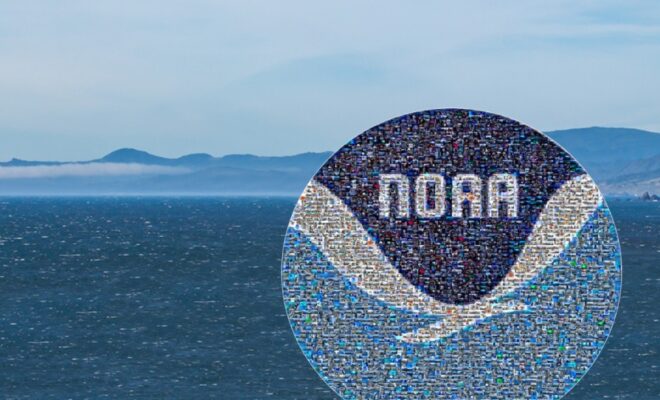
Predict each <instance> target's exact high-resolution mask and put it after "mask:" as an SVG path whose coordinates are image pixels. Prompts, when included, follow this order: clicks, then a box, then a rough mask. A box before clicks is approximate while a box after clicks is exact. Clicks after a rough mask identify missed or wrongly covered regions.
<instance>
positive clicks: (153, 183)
mask: <svg viewBox="0 0 660 400" xmlns="http://www.w3.org/2000/svg"><path fill="white" fill-rule="evenodd" d="M330 155H331V153H330V152H324V153H303V154H297V155H292V156H282V157H261V156H255V155H251V154H234V155H228V156H224V157H213V156H212V155H210V154H205V153H196V154H188V155H185V156H182V157H179V158H166V157H160V156H156V155H153V154H150V153H148V152H145V151H141V150H136V149H129V148H124V149H119V150H116V151H113V152H111V153H109V154H107V155H106V156H104V157H101V158H98V159H94V160H87V161H75V162H58V161H45V162H42V161H26V160H19V159H12V160H10V161H8V162H0V194H5V195H51V194H227V195H229V194H230V195H266V194H270V195H294V194H298V193H300V192H301V191H302V190H303V188H304V186H305V184H306V183H307V181H308V180H309V179H310V178H311V176H312V175H313V174H314V173H315V172H316V170H317V169H318V168H319V167H320V166H321V165H323V163H324V162H325V160H327V159H328V157H330Z"/></svg>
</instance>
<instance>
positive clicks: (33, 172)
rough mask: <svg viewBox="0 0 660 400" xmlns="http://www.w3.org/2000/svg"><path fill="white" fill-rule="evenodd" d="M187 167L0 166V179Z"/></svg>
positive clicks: (159, 172) (142, 172) (150, 171)
mask: <svg viewBox="0 0 660 400" xmlns="http://www.w3.org/2000/svg"><path fill="white" fill-rule="evenodd" d="M187 172H190V170H188V169H187V168H177V167H168V166H164V165H146V164H137V163H85V164H83V163H79V164H75V163H72V164H60V165H29V166H17V167H15V166H12V167H0V179H33V178H59V177H67V176H71V177H74V176H80V177H83V176H122V175H178V174H185V173H187Z"/></svg>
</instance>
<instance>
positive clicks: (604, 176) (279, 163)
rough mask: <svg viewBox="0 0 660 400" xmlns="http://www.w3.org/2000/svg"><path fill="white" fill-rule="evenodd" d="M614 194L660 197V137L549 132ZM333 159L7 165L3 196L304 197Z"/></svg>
mask: <svg viewBox="0 0 660 400" xmlns="http://www.w3.org/2000/svg"><path fill="white" fill-rule="evenodd" d="M548 135H549V136H550V137H551V138H552V139H554V140H555V141H557V142H558V143H559V144H560V145H561V146H562V147H564V148H565V149H567V150H568V151H569V152H570V153H571V154H573V155H574V156H575V157H576V158H577V160H578V161H579V162H580V163H581V164H582V165H583V166H584V167H585V168H586V169H587V171H588V172H589V173H590V174H591V175H592V176H593V177H594V179H596V181H597V182H598V184H599V186H600V187H601V189H602V190H603V191H604V193H605V194H607V195H614V196H621V195H635V196H640V195H642V194H643V193H644V192H650V193H651V194H660V134H658V133H654V132H648V131H643V130H638V129H626V128H601V127H591V128H580V129H569V130H562V131H553V132H548ZM331 154H332V153H331V152H322V153H303V154H296V155H292V156H281V157H264V156H256V155H251V154H232V155H227V156H223V157H213V156H212V155H210V154H206V153H196V154H188V155H184V156H182V157H178V158H166V157H160V156H157V155H153V154H150V153H148V152H145V151H141V150H137V149H130V148H124V149H119V150H116V151H113V152H111V153H109V154H107V155H106V156H104V157H101V158H98V159H93V160H87V161H76V162H59V161H26V160H19V159H12V160H10V161H8V162H0V194H12V195H13V194H25V195H32V194H37V195H41V194H45V195H48V194H179V193H180V194H224V195H238V194H244V195H264V194H270V195H297V194H299V193H300V192H301V191H302V189H303V188H304V186H305V184H306V183H307V181H308V180H309V179H310V178H311V177H312V176H313V175H314V173H315V172H316V171H317V170H318V169H319V168H320V167H321V165H323V163H324V162H325V161H326V160H327V159H328V157H330V155H331Z"/></svg>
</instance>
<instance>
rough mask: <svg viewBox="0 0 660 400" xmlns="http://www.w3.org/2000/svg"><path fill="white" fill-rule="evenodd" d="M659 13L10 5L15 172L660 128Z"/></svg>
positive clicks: (603, 6)
mask: <svg viewBox="0 0 660 400" xmlns="http://www.w3.org/2000/svg"><path fill="white" fill-rule="evenodd" d="M658 71H660V2H658V1H657V0H648V1H636V0H627V1H609V0H594V1H590V0H586V1H575V0H572V1H553V0H545V1H536V0H525V1H520V0H517V1H513V0H503V1H497V2H493V1H480V2H477V1H460V2H459V1H453V2H443V1H416V2H410V1H390V0H379V1H323V2H313V1H286V0H283V1H268V0H263V1H249V0H239V1H218V0H215V1H200V0H188V1H167V0H160V1H137V0H128V1H124V0H111V1H106V0H95V1H67V0H58V1H31V0H21V1H6V0H0V139H1V140H2V142H0V143H1V144H2V145H0V160H8V159H10V158H13V157H16V158H21V159H28V160H87V159H95V158H99V157H101V156H103V155H105V154H106V153H109V152H110V151H112V150H115V149H117V148H122V147H133V148H138V149H141V150H146V151H149V152H151V153H154V154H158V155H162V156H168V157H174V156H180V155H183V154H187V153H197V152H205V153H210V154H213V155H216V156H219V155H224V154H232V153H252V154H258V155H285V154H295V153H301V152H306V151H325V150H336V149H338V148H339V147H340V146H341V145H343V144H344V143H346V142H347V141H348V140H350V139H351V138H352V137H354V136H356V135H357V134H359V133H361V132H363V131H365V130H367V129H368V128H370V127H372V126H374V125H377V124H379V123H381V122H383V121H385V120H388V119H390V118H393V117H396V116H399V115H402V114H406V113H410V112H414V111H419V110H425V109H433V108H455V107H459V108H471V109H477V110H484V111H490V112H494V113H497V114H501V115H505V116H507V117H510V118H513V119H516V120H519V121H521V122H524V123H526V124H528V125H530V126H532V127H534V128H537V129H540V130H545V131H549V130H556V129H566V128H577V127H586V126H615V127H629V128H640V129H647V130H652V131H660V95H659V94H660V73H658Z"/></svg>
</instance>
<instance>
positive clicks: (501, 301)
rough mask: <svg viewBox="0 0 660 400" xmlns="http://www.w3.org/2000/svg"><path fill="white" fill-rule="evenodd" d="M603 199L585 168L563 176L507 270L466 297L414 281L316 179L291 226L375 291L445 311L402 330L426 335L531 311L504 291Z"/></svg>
mask: <svg viewBox="0 0 660 400" xmlns="http://www.w3.org/2000/svg"><path fill="white" fill-rule="evenodd" d="M601 203H602V195H601V194H600V191H599V190H598V188H597V187H596V184H595V183H594V181H593V180H592V179H591V177H589V176H588V175H586V174H585V175H580V176H577V177H575V178H573V179H571V180H569V181H567V182H565V183H564V184H563V185H562V186H561V187H560V188H559V189H558V190H557V191H556V192H555V193H554V194H553V195H552V196H551V197H550V199H549V200H548V202H547V203H546V205H545V207H544V209H543V210H542V212H541V214H540V215H539V217H538V219H537V221H536V223H535V225H534V228H533V231H532V233H531V234H530V235H529V237H528V238H527V242H526V244H525V247H524V248H523V249H522V251H521V252H520V254H519V256H518V258H517V260H516V262H515V263H514V265H513V266H512V267H511V269H510V271H509V273H508V274H507V275H506V277H505V278H504V279H502V281H501V282H500V283H499V284H498V285H497V286H496V287H495V288H494V289H493V290H492V291H491V292H490V293H488V294H487V295H486V296H484V297H482V298H481V299H479V300H477V301H476V302H473V303H470V304H467V305H455V304H447V303H442V302H440V301H438V300H436V299H434V298H432V297H431V296H429V295H427V294H426V293H424V292H422V291H421V290H420V289H418V288H417V287H416V286H414V285H412V284H411V283H410V282H409V281H408V280H407V279H406V278H404V277H403V276H402V275H401V273H399V271H398V270H397V269H396V268H395V267H394V266H393V265H392V264H391V263H390V262H389V261H388V259H387V257H386V256H385V255H384V254H383V253H382V251H381V250H380V248H379V247H378V245H377V244H376V243H375V241H374V240H373V238H372V237H371V236H370V235H369V234H368V233H367V231H366V230H365V229H364V227H363V226H362V224H361V223H360V222H359V221H358V220H357V218H356V217H355V216H354V215H353V213H352V212H351V210H350V209H349V208H348V207H347V206H346V205H345V204H344V203H343V201H342V200H341V199H339V198H338V197H337V196H335V195H334V194H333V193H332V192H331V191H330V190H329V189H327V188H326V187H325V186H323V185H322V184H320V183H318V182H316V181H311V182H310V183H309V184H308V185H307V187H306V188H305V191H304V192H303V195H302V196H301V197H300V199H299V201H298V203H297V205H296V208H295V211H294V214H293V216H292V218H291V221H290V223H289V226H290V227H292V228H294V229H297V230H299V231H300V232H302V233H303V234H305V235H306V236H307V237H308V238H309V239H310V240H311V241H312V242H313V243H314V244H315V245H316V246H317V247H319V249H320V250H321V251H322V252H323V254H325V256H326V257H327V259H328V261H330V262H331V263H332V264H333V265H334V266H335V268H337V269H338V270H339V271H340V272H341V273H342V274H343V275H344V276H345V277H347V278H348V279H349V280H350V281H351V282H352V283H354V284H355V285H356V286H357V287H359V288H360V289H362V290H364V291H365V292H366V293H367V294H369V295H370V296H373V297H375V298H377V299H379V300H380V301H383V302H385V303H387V304H389V305H392V306H394V307H397V308H400V309H405V310H409V311H413V312H415V313H421V314H427V315H438V316H443V317H444V318H443V319H442V320H440V321H439V322H437V323H434V324H431V325H429V326H426V327H422V328H419V329H417V330H415V331H412V332H408V333H405V334H403V335H402V336H400V337H399V339H400V340H402V341H405V342H409V343H422V342H428V341H432V340H438V339H440V338H444V337H447V336H450V335H452V334H454V333H456V332H458V331H460V330H462V329H464V328H466V327H468V326H470V325H474V324H476V323H477V322H479V321H481V320H483V319H486V318H490V317H493V316H495V315H499V314H504V313H511V312H520V311H528V310H527V307H526V306H525V305H524V304H522V303H520V302H518V301H517V300H512V299H506V297H507V295H511V294H512V293H513V292H515V291H516V290H517V289H519V288H521V287H523V286H524V285H525V284H527V283H529V281H530V280H532V279H533V278H534V277H536V276H537V275H538V274H539V273H541V272H542V271H543V269H544V268H545V267H546V266H548V265H550V264H551V263H552V261H553V260H554V259H555V258H557V257H558V256H559V255H560V254H561V253H562V252H563V251H564V249H565V248H566V247H567V246H568V244H569V243H570V241H571V239H573V238H574V237H575V235H577V234H578V232H579V231H580V230H581V229H582V226H583V225H584V224H585V223H586V222H587V220H588V219H589V217H590V216H591V215H592V214H593V212H594V211H595V210H596V208H597V207H598V206H599V205H600V204H601Z"/></svg>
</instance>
